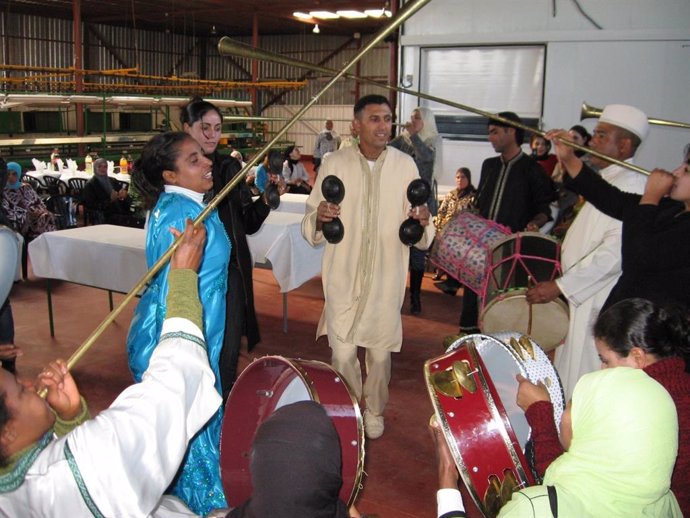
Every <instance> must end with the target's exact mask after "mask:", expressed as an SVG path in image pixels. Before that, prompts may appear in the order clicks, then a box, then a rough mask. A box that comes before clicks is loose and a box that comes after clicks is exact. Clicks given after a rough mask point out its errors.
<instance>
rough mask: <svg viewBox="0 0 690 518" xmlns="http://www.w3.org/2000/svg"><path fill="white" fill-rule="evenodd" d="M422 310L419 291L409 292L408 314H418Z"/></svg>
mask: <svg viewBox="0 0 690 518" xmlns="http://www.w3.org/2000/svg"><path fill="white" fill-rule="evenodd" d="M421 312H422V301H421V300H420V298H419V293H410V314H411V315H419V314H420V313H421Z"/></svg>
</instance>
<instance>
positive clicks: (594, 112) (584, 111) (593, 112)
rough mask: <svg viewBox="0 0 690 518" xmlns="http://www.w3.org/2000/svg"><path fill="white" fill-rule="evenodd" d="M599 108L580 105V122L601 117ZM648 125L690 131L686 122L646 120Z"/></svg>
mask: <svg viewBox="0 0 690 518" xmlns="http://www.w3.org/2000/svg"><path fill="white" fill-rule="evenodd" d="M602 111H603V110H602V109H601V108H596V107H595V106H590V105H589V104H587V103H586V102H583V103H582V108H581V109H580V120H583V119H598V118H599V117H601V112H602ZM647 120H648V121H649V123H650V124H656V125H657V126H669V127H671V128H685V129H690V123H688V122H678V121H670V120H666V119H652V118H649V119H647Z"/></svg>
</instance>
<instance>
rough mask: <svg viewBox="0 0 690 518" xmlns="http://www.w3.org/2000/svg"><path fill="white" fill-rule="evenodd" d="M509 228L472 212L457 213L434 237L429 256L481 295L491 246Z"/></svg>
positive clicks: (499, 239) (508, 232) (507, 231)
mask: <svg viewBox="0 0 690 518" xmlns="http://www.w3.org/2000/svg"><path fill="white" fill-rule="evenodd" d="M508 235H510V230H509V229H507V228H506V227H504V226H503V225H499V224H498V223H496V222H494V221H490V220H488V219H484V218H482V217H481V216H478V215H476V214H473V213H471V212H467V211H464V212H459V213H458V214H457V215H456V216H455V218H453V219H452V220H451V221H450V222H449V223H448V224H447V225H446V226H445V227H444V229H443V231H442V232H441V233H440V234H439V235H437V236H436V239H435V240H434V245H433V246H432V248H431V254H430V255H429V258H430V260H431V262H432V263H433V264H434V265H435V266H436V267H438V268H440V269H442V270H443V271H445V272H447V273H448V274H449V275H450V276H451V277H454V278H456V279H457V280H458V281H460V282H461V283H462V284H464V285H465V286H467V287H468V288H469V289H471V290H472V291H474V292H475V293H477V294H478V295H479V294H481V289H482V285H483V284H484V277H485V275H486V269H487V265H488V263H489V256H490V254H491V250H492V249H493V246H494V245H495V244H496V243H497V242H499V241H501V240H503V239H505V237H506V236H508Z"/></svg>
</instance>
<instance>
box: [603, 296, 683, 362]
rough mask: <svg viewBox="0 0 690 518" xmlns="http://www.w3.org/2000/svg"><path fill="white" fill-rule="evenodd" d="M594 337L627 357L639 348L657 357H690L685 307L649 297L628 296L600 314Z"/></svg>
mask: <svg viewBox="0 0 690 518" xmlns="http://www.w3.org/2000/svg"><path fill="white" fill-rule="evenodd" d="M593 333H594V337H595V338H597V339H598V340H601V341H603V342H605V343H606V345H608V347H609V348H610V349H611V350H612V351H614V352H615V353H617V354H618V355H619V356H621V357H623V358H625V357H627V356H628V354H630V350H631V349H632V348H633V347H639V348H640V349H642V350H643V351H645V352H646V353H648V354H652V355H654V356H655V357H656V358H658V359H662V358H669V357H672V356H678V357H680V358H683V359H684V360H685V364H686V366H687V365H688V361H689V360H690V319H689V318H688V312H687V309H686V308H684V307H682V306H660V305H657V304H655V303H653V302H650V301H649V300H646V299H639V298H635V299H626V300H621V301H620V302H618V303H616V304H614V305H613V306H611V307H610V308H608V309H607V310H606V311H604V312H603V313H602V314H600V315H599V317H598V318H597V320H596V322H595V323H594V329H593Z"/></svg>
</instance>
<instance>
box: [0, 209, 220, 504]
mask: <svg viewBox="0 0 690 518" xmlns="http://www.w3.org/2000/svg"><path fill="white" fill-rule="evenodd" d="M175 233H176V234H177V231H175ZM205 237H206V231H205V229H204V226H203V225H200V226H199V227H198V228H197V229H194V228H193V226H192V222H191V220H187V224H186V229H185V231H184V236H183V239H182V241H181V243H180V245H179V246H178V248H177V251H176V252H175V254H174V255H173V258H172V260H171V269H170V273H169V275H168V281H169V286H170V289H169V292H168V299H167V313H166V320H165V321H164V323H163V328H162V332H161V337H160V340H159V342H158V346H157V347H156V349H155V351H154V352H153V356H152V357H151V362H150V364H149V367H148V369H147V371H146V372H145V373H144V376H143V379H142V381H141V382H140V383H137V384H135V385H132V386H130V387H129V388H127V389H125V391H124V392H122V394H120V396H119V397H118V398H117V400H116V401H115V402H114V403H113V404H112V405H111V406H110V408H108V409H106V410H104V411H103V412H101V413H100V414H99V415H98V416H97V417H96V418H94V419H88V410H87V408H86V405H85V403H84V400H83V398H81V397H80V395H79V391H78V390H77V387H76V385H75V383H74V380H73V379H72V376H71V375H70V373H69V372H68V370H67V366H66V364H65V362H64V361H62V360H58V361H55V362H52V363H51V364H50V365H49V366H48V367H46V368H45V369H44V370H43V371H42V372H41V373H40V374H39V376H38V380H37V382H38V383H37V386H38V387H39V388H40V387H43V388H45V389H47V397H46V400H45V401H43V400H42V399H41V398H40V397H39V395H38V394H37V393H36V392H34V391H33V390H30V389H29V387H28V386H27V384H25V383H22V382H20V381H19V380H18V379H17V378H16V377H15V376H13V375H11V374H10V373H8V372H5V371H3V370H1V369H0V466H1V467H0V516H8V517H9V516H13V517H14V516H23V517H34V516H35V517H39V516H40V517H50V516H55V517H64V516H109V517H110V516H153V517H160V516H177V517H182V516H196V515H194V514H193V513H191V511H189V510H188V509H186V508H185V507H184V505H182V503H181V502H180V501H179V500H177V499H175V498H174V497H170V496H166V497H164V498H162V499H161V496H162V494H163V492H164V491H165V490H166V488H167V487H168V486H169V485H170V482H171V481H172V479H173V477H174V476H175V473H176V472H177V470H178V467H179V465H180V463H181V461H182V458H183V456H184V454H185V450H186V447H187V444H188V443H189V441H190V439H191V438H192V437H193V436H194V434H195V433H197V432H198V431H199V429H200V428H201V427H202V426H203V425H204V423H206V421H208V419H209V418H210V417H211V416H212V415H214V414H215V413H216V411H217V409H218V406H219V405H220V403H221V397H220V395H219V394H218V392H217V391H216V389H215V386H214V381H215V377H214V375H213V372H212V371H211V368H210V367H209V363H208V356H207V352H206V343H205V341H204V336H203V333H202V331H201V329H202V308H201V303H200V302H199V294H198V278H197V273H196V270H197V269H198V267H199V264H200V263H201V260H202V255H203V250H204V243H205ZM171 509H175V512H174V513H173V512H171Z"/></svg>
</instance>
